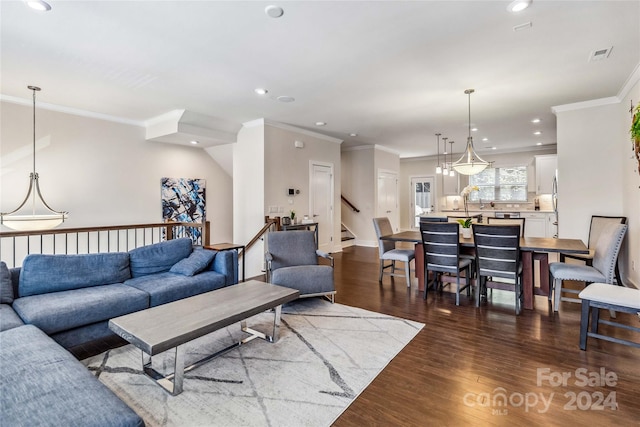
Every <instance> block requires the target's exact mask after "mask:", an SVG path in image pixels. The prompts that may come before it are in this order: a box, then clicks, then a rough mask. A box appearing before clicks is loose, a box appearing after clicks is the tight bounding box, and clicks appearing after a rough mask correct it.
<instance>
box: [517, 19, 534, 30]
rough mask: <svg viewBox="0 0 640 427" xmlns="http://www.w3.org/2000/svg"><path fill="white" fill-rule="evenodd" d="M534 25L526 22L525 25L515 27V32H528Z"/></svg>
mask: <svg viewBox="0 0 640 427" xmlns="http://www.w3.org/2000/svg"><path fill="white" fill-rule="evenodd" d="M532 25H533V24H532V23H531V21H529V22H525V23H524V24H520V25H516V26H515V27H513V31H522V30H528V29H529V28H531V26H532Z"/></svg>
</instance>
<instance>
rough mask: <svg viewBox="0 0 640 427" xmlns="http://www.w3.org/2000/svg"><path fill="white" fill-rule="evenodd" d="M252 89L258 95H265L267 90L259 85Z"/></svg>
mask: <svg viewBox="0 0 640 427" xmlns="http://www.w3.org/2000/svg"><path fill="white" fill-rule="evenodd" d="M253 91H254V92H255V93H257V94H258V95H266V94H267V93H268V92H269V91H268V90H266V89H263V88H261V87H258V88H255V89H254V90H253Z"/></svg>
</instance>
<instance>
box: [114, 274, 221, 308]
mask: <svg viewBox="0 0 640 427" xmlns="http://www.w3.org/2000/svg"><path fill="white" fill-rule="evenodd" d="M124 284H125V285H128V286H132V287H134V288H137V289H140V290H141V291H145V292H147V293H148V294H149V296H150V304H151V307H155V306H157V305H160V304H166V303H168V302H172V301H177V300H179V299H182V298H187V297H192V296H194V295H198V294H201V293H204V292H209V291H213V290H216V289H218V288H222V287H224V286H225V277H224V275H223V274H220V273H217V272H215V271H205V272H202V273H200V274H196V275H195V276H183V275H182V274H174V273H169V272H167V273H160V274H154V275H152V276H144V277H136V278H133V279H129V280H127V281H126V282H124Z"/></svg>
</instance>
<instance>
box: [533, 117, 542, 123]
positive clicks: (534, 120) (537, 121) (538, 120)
mask: <svg viewBox="0 0 640 427" xmlns="http://www.w3.org/2000/svg"><path fill="white" fill-rule="evenodd" d="M540 122H541V120H540V119H538V118H535V119H533V120H531V123H540Z"/></svg>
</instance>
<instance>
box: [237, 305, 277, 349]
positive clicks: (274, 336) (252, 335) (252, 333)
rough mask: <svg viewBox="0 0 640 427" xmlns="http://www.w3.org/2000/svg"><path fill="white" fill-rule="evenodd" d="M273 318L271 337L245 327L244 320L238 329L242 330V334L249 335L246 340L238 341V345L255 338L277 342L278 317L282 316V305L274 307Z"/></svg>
mask: <svg viewBox="0 0 640 427" xmlns="http://www.w3.org/2000/svg"><path fill="white" fill-rule="evenodd" d="M273 311H274V317H273V331H272V334H271V335H267V334H265V333H264V332H260V331H256V330H255V329H251V328H249V327H247V322H246V320H243V321H242V322H240V327H241V328H242V332H246V333H247V334H250V335H249V336H248V337H247V338H245V339H243V340H242V341H240V344H245V343H248V342H249V341H251V340H254V339H256V338H261V339H263V340H265V341H269V342H271V343H273V342H276V341H278V330H279V328H280V315H281V314H282V305H278V306H276V307H274V309H273Z"/></svg>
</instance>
